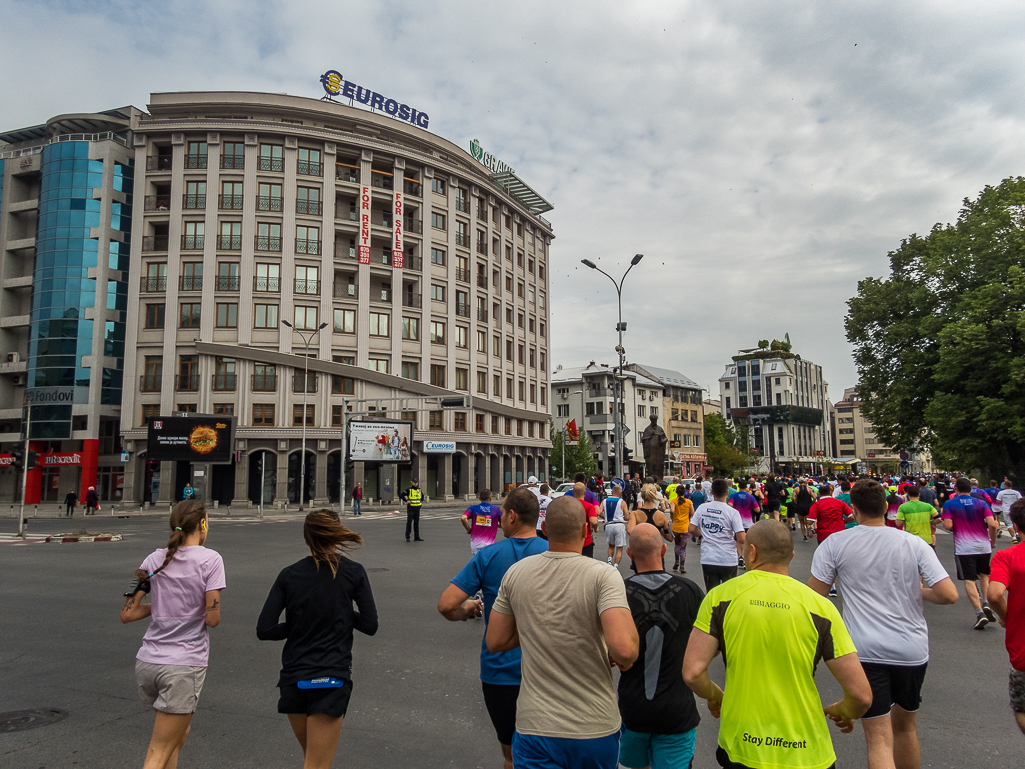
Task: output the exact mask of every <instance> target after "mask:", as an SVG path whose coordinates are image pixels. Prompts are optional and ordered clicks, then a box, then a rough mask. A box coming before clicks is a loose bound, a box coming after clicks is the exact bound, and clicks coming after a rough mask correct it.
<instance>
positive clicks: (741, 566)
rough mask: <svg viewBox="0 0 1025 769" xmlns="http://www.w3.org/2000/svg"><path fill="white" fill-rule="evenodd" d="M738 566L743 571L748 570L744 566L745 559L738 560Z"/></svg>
mask: <svg viewBox="0 0 1025 769" xmlns="http://www.w3.org/2000/svg"><path fill="white" fill-rule="evenodd" d="M737 566H738V567H739V568H741V569H746V568H747V566H745V565H744V559H743V558H738V559H737Z"/></svg>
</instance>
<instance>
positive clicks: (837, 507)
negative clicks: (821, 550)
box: [808, 491, 854, 542]
mask: <svg viewBox="0 0 1025 769" xmlns="http://www.w3.org/2000/svg"><path fill="white" fill-rule="evenodd" d="M853 515H854V511H853V510H851V508H850V507H849V506H848V505H847V503H846V502H843V501H842V500H839V499H837V498H836V497H831V496H829V495H828V493H827V492H824V491H823V492H820V493H819V498H818V499H817V500H816V501H815V504H813V505H812V506H811V510H809V511H808V520H809V521H811V522H812V523H813V524H815V538H816V539H818V541H819V542H822V541H823V540H824V539H825V538H826V537H828V536H829V535H830V534H836V533H837V532H838V531H843V530H844V522H845V521H846V519H847V518H850V517H852V516H853Z"/></svg>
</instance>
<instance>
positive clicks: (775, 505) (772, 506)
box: [765, 499, 783, 513]
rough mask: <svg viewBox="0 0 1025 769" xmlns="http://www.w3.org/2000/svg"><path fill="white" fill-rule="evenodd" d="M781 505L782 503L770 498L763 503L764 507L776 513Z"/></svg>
mask: <svg viewBox="0 0 1025 769" xmlns="http://www.w3.org/2000/svg"><path fill="white" fill-rule="evenodd" d="M782 505H783V503H782V502H780V501H779V500H776V501H773V500H771V499H770V500H769V501H768V502H766V503H765V507H766V509H767V510H768V511H769V512H770V513H778V512H779V509H780V507H782Z"/></svg>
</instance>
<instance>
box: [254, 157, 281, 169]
mask: <svg viewBox="0 0 1025 769" xmlns="http://www.w3.org/2000/svg"><path fill="white" fill-rule="evenodd" d="M259 168H260V170H261V171H284V170H285V159H284V158H265V157H261V158H260V165H259Z"/></svg>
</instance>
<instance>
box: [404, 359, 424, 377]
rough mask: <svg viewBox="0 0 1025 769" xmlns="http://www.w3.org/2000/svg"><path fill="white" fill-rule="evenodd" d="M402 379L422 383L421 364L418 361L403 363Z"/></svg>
mask: <svg viewBox="0 0 1025 769" xmlns="http://www.w3.org/2000/svg"><path fill="white" fill-rule="evenodd" d="M402 378H403V379H412V380H413V381H415V382H419V381H420V364H419V363H417V362H416V361H402Z"/></svg>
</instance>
